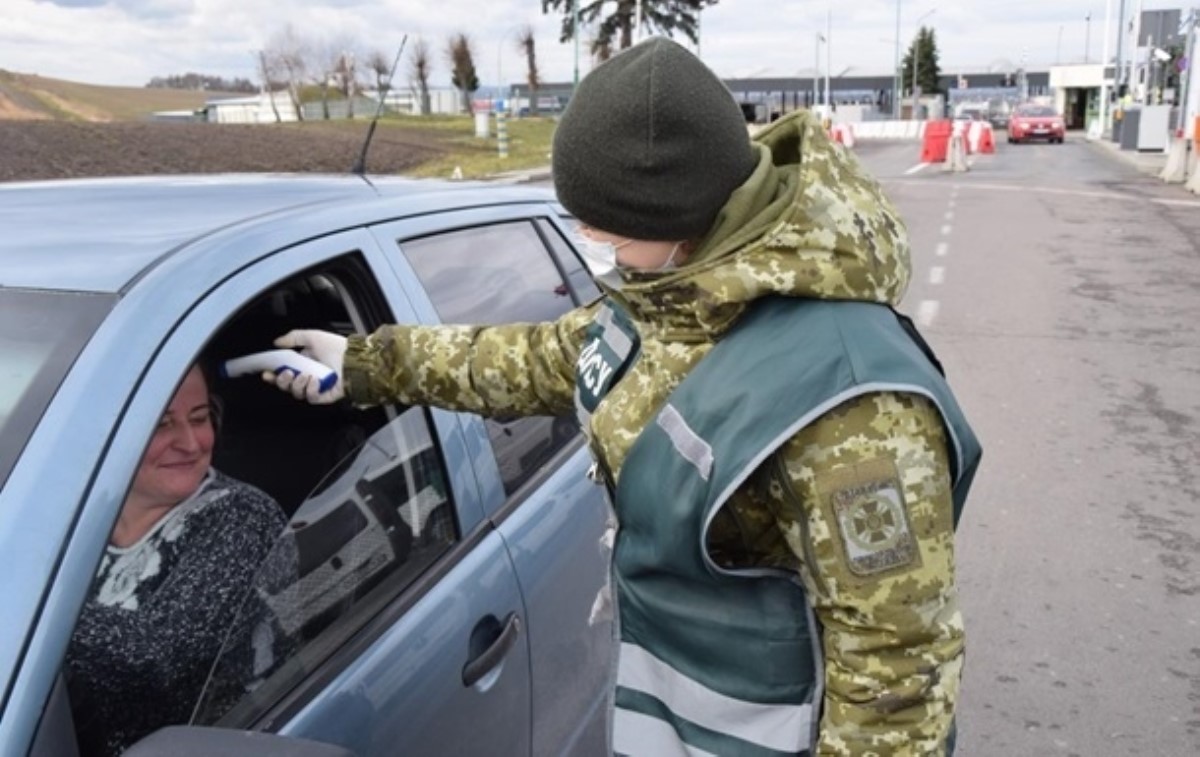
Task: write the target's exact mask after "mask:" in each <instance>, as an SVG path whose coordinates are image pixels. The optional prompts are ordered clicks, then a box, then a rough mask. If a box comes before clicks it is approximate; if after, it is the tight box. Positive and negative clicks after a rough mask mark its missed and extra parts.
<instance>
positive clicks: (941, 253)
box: [934, 242, 950, 258]
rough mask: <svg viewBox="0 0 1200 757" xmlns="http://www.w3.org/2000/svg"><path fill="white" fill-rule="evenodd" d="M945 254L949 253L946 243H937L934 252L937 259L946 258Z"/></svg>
mask: <svg viewBox="0 0 1200 757" xmlns="http://www.w3.org/2000/svg"><path fill="white" fill-rule="evenodd" d="M947 252H950V245H949V244H947V243H946V242H938V244H937V249H936V250H935V251H934V254H935V255H937V256H938V257H939V258H944V257H946V253H947Z"/></svg>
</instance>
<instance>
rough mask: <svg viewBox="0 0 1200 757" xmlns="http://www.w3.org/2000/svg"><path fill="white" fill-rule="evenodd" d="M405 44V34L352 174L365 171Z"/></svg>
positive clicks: (406, 36) (351, 170)
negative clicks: (368, 153)
mask: <svg viewBox="0 0 1200 757" xmlns="http://www.w3.org/2000/svg"><path fill="white" fill-rule="evenodd" d="M406 44H408V35H407V34H405V35H404V38H403V39H401V40H400V49H399V50H397V51H396V59H395V60H394V61H392V70H391V71H390V72H388V78H387V86H386V87H385V88H384V90H383V91H382V92H380V93H379V107H378V108H376V109H375V116H374V117H373V118H372V119H371V125H370V126H368V127H367V138H366V140H364V141H363V146H362V152H360V153H359V154H358V160H356V161H354V167H353V168H351V169H350V173H352V174H357V175H359V176H362V175H363V174H365V173H366V171H367V150H369V149H370V147H371V137H373V136H375V124H377V123H379V117H380V116H381V115H383V107H384V103H386V102H387V93H388V92H391V91H392V80H393V79H394V78H395V77H396V67H397V66H399V65H400V56H401V55H403V54H404V46H405V45H406Z"/></svg>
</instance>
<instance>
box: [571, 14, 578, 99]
mask: <svg viewBox="0 0 1200 757" xmlns="http://www.w3.org/2000/svg"><path fill="white" fill-rule="evenodd" d="M572 13H573V14H574V16H575V17H574V19H573V20H572V21H571V36H572V37H574V38H575V82H574V83H573V84H572V85H571V95H572V96H573V95H574V94H575V90H577V89H579V0H575V5H574V8H573V9H572Z"/></svg>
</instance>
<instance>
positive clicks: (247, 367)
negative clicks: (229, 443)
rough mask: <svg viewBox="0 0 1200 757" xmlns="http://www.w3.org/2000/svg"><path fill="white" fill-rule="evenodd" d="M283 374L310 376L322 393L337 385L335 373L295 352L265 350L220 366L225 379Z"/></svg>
mask: <svg viewBox="0 0 1200 757" xmlns="http://www.w3.org/2000/svg"><path fill="white" fill-rule="evenodd" d="M263 371H270V372H271V373H277V374H278V373H283V372H284V371H291V372H292V373H295V374H296V375H298V376H299V375H306V376H311V377H312V378H313V379H315V380H316V381H317V386H318V388H319V389H320V390H321V391H322V392H324V391H327V390H328V389H331V388H332V387H333V385H334V384H336V383H337V380H338V375H337V371H335V370H333V369H332V368H330V367H329V366H327V365H325V364H324V363H318V362H317V361H316V360H313V359H312V358H310V357H307V356H305V355H301V354H300V353H299V352H296V351H295V350H266V351H265V352H255V353H253V354H250V355H243V356H242V357H235V358H232V359H230V360H226V361H225V362H224V363H222V364H221V375H222V376H224V377H225V378H236V377H237V376H245V375H246V374H248V373H262V372H263Z"/></svg>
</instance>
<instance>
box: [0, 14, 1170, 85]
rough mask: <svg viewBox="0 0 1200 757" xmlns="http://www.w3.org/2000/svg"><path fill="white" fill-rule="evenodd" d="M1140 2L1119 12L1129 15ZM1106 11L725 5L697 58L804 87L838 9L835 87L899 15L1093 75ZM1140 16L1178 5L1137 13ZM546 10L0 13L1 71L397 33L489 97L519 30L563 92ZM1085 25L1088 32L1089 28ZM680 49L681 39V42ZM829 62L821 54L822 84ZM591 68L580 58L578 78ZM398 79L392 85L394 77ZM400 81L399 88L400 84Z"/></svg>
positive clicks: (1003, 63) (998, 53) (91, 70)
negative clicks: (1087, 65)
mask: <svg viewBox="0 0 1200 757" xmlns="http://www.w3.org/2000/svg"><path fill="white" fill-rule="evenodd" d="M1138 2H1139V0H1126V3H1125V4H1126V6H1127V8H1128V12H1129V14H1132V9H1133V8H1134V7H1136V6H1137V5H1138ZM1106 4H1111V7H1112V16H1113V18H1114V26H1113V29H1112V32H1111V35H1110V40H1112V42H1111V43H1110V57H1111V56H1114V55H1115V49H1116V48H1115V39H1116V33H1117V32H1116V23H1115V18H1116V16H1117V12H1118V8H1119V7H1120V0H850V1H847V0H843V1H842V2H838V3H832V2H830V0H721V1H720V3H719V4H718V5H716V6H715V7H713V8H711V9H709V10H706V11H705V12H704V14H703V17H702V21H701V40H700V49H699V53H700V55H701V57H702V58H703V59H704V61H705V62H706V63H708V65H709V66H710V67H712V68H713V69H714V70H715V71H716V72H717V73H718V74H719V75H721V76H723V77H738V76H797V75H798V76H811V75H812V73H813V69H814V65H815V60H814V59H815V57H816V56H815V49H814V48H815V46H816V35H817V33H818V32H823V31H824V29H825V26H826V14H827V12H828V11H829V9H830V8H831V7H833V6H836V8H835V9H834V10H833V15H832V25H831V29H832V34H831V35H830V38H831V46H830V48H829V50H828V53H829V56H830V59H831V64H830V69H831V70H832V72H833V74H834V75H837V74H839V73H842V72H847V73H850V74H853V75H858V74H890V72H891V71H892V67H893V65H894V60H895V54H896V45H895V39H896V36H897V35H896V14H897V8H899V9H900V34H899V36H900V38H901V40H902V50H903V48H906V47H907V46H908V44H909V42H910V41H911V39H912V38H913V35H914V33H915V31H916V29H917V26H918V24H919V23H920V22H921V20H922V19H923V23H924V24H926V25H929V26H932V27H934V29H935V30H936V32H937V38H938V44H939V48H940V50H941V53H942V56H941V62H942V68H943V71H944V72H946V73H953V72H956V71H968V72H969V71H979V70H996V69H997V68H1004V67H1007V66H1012V65H1020V64H1021V62H1022V61H1024V62H1026V63H1027V65H1028V66H1030V67H1045V66H1048V65H1051V64H1053V63H1055V62H1062V63H1068V62H1082V61H1083V59H1084V57H1085V54H1086V55H1089V57H1090V59H1091V61H1092V62H1098V61H1099V59H1100V56H1101V51H1102V46H1103V37H1104V27H1105V13H1106ZM1143 4H1144V7H1145V9H1147V10H1150V9H1159V8H1170V7H1180V6H1181V5H1187V4H1188V3H1187V2H1184V0H1177V2H1163V1H1162V0H1144V3H1143ZM541 5H542V3H541V0H324V1H323V2H318V1H317V0H0V69H7V70H10V71H18V72H22V73H37V74H41V75H43V76H52V77H57V78H64V79H71V80H74V81H82V82H88V83H93V84H120V85H133V86H140V85H143V84H145V83H146V82H147V81H148V80H149V79H150V78H152V77H155V76H166V75H170V74H181V73H186V72H189V71H194V72H198V73H204V74H211V75H215V76H222V77H227V78H233V77H243V78H248V79H254V78H255V74H254V67H255V64H254V53H255V51H257V50H259V49H261V48H262V47H264V46H265V45H267V44H268V43H269V41H270V40H271V38H272V37H273V36H275V35H277V34H279V32H280V31H281V30H282V29H283V27H284V26H285V25H287V24H291V25H292V27H293V28H294V29H295V30H296V31H297V33H299V34H300V35H302V36H304V37H306V38H308V39H310V40H312V41H313V42H314V43H315V44H317V45H322V46H329V45H344V44H350V45H352V46H354V47H355V48H356V49H358V50H359V51H362V52H368V51H371V50H379V51H383V52H385V53H386V54H387V56H388V58H389V59H390V58H391V57H392V56H394V54H395V51H396V49H397V47H398V45H399V44H400V40H401V38H402V37H403V35H404V34H406V33H407V34H408V35H409V42H410V44H411V42H412V41H413V39H414V38H415V37H418V36H420V37H422V38H423V39H425V41H426V43H427V44H428V45H429V47H430V49H431V51H432V52H433V63H434V70H433V79H434V83H436V84H444V83H448V81H449V73H448V68H449V67H448V65H447V64H446V62H445V54H444V48H445V46H446V40H447V38H448V37H449V36H450V35H451V34H454V33H457V32H465V33H466V34H467V35H468V37H469V39H470V40H471V41H472V44H473V48H474V52H475V62H476V68H477V69H478V72H479V76H480V79H481V82H482V83H483V84H484V85H490V84H494V83H496V82H497V81H499V80H500V79H501V78H502V79H503V80H504V81H506V82H507V81H517V80H520V78H521V76H522V71H523V68H524V62H523V59H522V57H521V55H520V53H519V52H518V50H517V46H516V37H517V34H518V31H519V30H520V29H521V28H522V27H523V26H524V25H526V24H530V25H532V27H533V30H534V33H535V35H536V39H537V53H538V59H539V62H540V64H541V69H542V74H543V79H544V80H548V81H570V80H571V79H572V77H573V72H574V67H575V56H574V47H573V46H572V45H571V44H569V43H567V44H560V43H559V42H558V30H559V24H560V21H561V19H560V17H558V16H552V15H551V16H548V15H543V14H542V12H541ZM1089 14H1090V17H1091V21H1090V22H1089V21H1088V20H1087V18H1088V16H1089ZM681 41H682V40H681ZM826 52H827V51H826V50H825V49H824V46H822V48H821V51H820V58H821V64H820V65H821V67H822V71H824V68H825V67H826V63H825V59H826ZM589 67H590V63H589V61H588V60H587V57H586V51H584V52H582V53H581V58H580V62H579V69H580V73H581V75H582V74H586V73H587V70H588V68H589ZM398 78H399V77H398ZM405 78H407V77H405Z"/></svg>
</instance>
